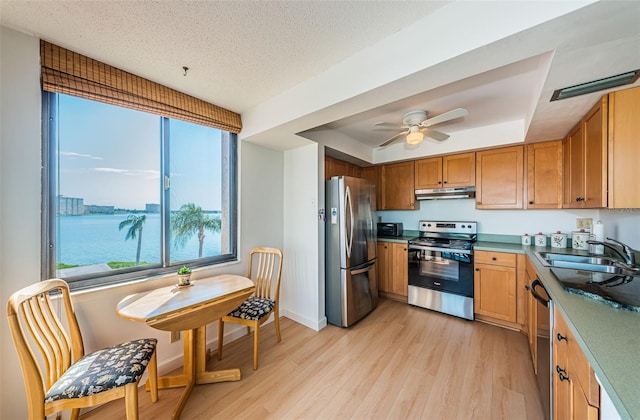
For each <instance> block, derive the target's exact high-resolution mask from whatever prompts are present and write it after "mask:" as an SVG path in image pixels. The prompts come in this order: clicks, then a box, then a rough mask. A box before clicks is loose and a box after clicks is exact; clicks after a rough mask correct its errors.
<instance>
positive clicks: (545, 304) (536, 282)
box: [529, 278, 549, 308]
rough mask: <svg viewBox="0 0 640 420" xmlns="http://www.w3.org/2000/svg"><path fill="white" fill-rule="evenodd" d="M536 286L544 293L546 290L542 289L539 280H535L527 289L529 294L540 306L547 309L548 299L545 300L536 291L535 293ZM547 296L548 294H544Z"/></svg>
mask: <svg viewBox="0 0 640 420" xmlns="http://www.w3.org/2000/svg"><path fill="white" fill-rule="evenodd" d="M536 286H540V287H542V289H543V290H544V291H545V292H546V291H547V289H545V288H544V285H543V284H542V282H541V281H540V279H538V278H536V279H535V280H534V281H532V282H531V287H530V288H529V291H530V292H531V294H532V295H533V297H534V298H535V299H536V300H537V301H538V302H540V303H541V304H542V305H544V306H546V307H547V308H548V307H549V299H545V298H543V297H542V296H541V295H540V294H539V293H538V292H537V291H536ZM545 294H546V295H547V296H548V295H549V294H548V293H545Z"/></svg>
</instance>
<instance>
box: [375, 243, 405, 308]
mask: <svg viewBox="0 0 640 420" xmlns="http://www.w3.org/2000/svg"><path fill="white" fill-rule="evenodd" d="M377 251H378V292H379V294H380V295H381V296H384V297H386V298H389V299H393V300H397V301H401V302H407V289H408V285H409V279H408V263H407V258H408V245H407V243H406V242H402V243H401V242H378V249H377Z"/></svg>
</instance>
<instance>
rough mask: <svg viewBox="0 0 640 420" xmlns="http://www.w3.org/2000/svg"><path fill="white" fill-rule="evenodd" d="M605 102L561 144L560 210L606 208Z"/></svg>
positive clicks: (587, 115) (605, 97) (600, 101)
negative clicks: (561, 192)
mask: <svg viewBox="0 0 640 420" xmlns="http://www.w3.org/2000/svg"><path fill="white" fill-rule="evenodd" d="M607 98H608V97H607V96H603V97H602V99H600V100H599V101H598V102H597V103H596V104H595V105H594V106H593V107H592V108H591V110H590V111H589V112H588V113H587V114H586V115H585V116H584V117H583V118H582V120H581V121H580V122H579V123H578V124H577V125H576V126H575V127H574V128H573V129H572V130H571V131H570V132H569V134H568V135H567V137H566V138H565V139H564V141H563V145H562V149H563V154H564V159H563V161H564V162H563V178H564V188H563V189H564V192H563V202H562V207H563V208H580V209H584V208H600V207H607V164H606V162H607V116H608V99H607Z"/></svg>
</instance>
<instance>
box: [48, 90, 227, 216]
mask: <svg viewBox="0 0 640 420" xmlns="http://www.w3.org/2000/svg"><path fill="white" fill-rule="evenodd" d="M58 99H59V110H58V156H59V180H58V182H59V187H58V189H59V191H58V194H60V195H64V196H67V197H77V198H83V199H84V204H85V205H90V204H94V205H104V206H114V207H116V208H125V209H138V210H142V209H144V208H145V204H146V203H156V204H157V203H160V194H161V182H160V154H161V151H160V150H161V130H160V126H161V118H160V117H159V116H157V115H152V114H147V113H143V112H139V111H135V110H130V109H126V108H121V107H116V106H113V105H108V104H103V103H100V102H94V101H90V100H85V99H80V98H76V97H73V96H68V95H63V94H59V95H58ZM169 131H170V139H171V140H170V147H169V149H170V168H171V190H170V191H171V202H172V209H177V208H179V207H180V205H182V204H184V203H188V202H192V203H196V204H197V205H199V206H201V207H202V208H203V209H205V210H219V209H220V208H221V188H220V187H221V185H220V182H221V167H220V162H221V147H220V138H221V132H220V130H217V129H213V128H209V127H203V126H198V125H195V124H191V123H187V122H183V121H179V120H171V123H170V130H169Z"/></svg>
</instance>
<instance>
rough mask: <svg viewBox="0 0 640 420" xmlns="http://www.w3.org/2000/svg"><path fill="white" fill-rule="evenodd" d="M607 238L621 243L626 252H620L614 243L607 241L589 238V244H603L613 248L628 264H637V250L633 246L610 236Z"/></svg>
mask: <svg viewBox="0 0 640 420" xmlns="http://www.w3.org/2000/svg"><path fill="white" fill-rule="evenodd" d="M607 240H609V241H611V242H615V243H616V244H618V245H620V246H621V247H622V250H623V252H624V253H622V252H620V250H619V249H618V248H617V247H615V246H614V245H612V244H610V243H607V242H600V241H593V240H589V241H587V243H588V244H590V245H603V246H605V247H606V248H609V249H611V250H612V251H614V252H615V253H616V254H618V255H619V256H620V257H621V258H622V259H623V260H624V262H625V263H626V264H627V265H630V266H632V267H633V266H635V264H636V255H635V251H634V250H633V248H631V247H630V246H629V245H627V244H624V243H622V242H620V241H617V240H615V239H613V238H609V237H607Z"/></svg>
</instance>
